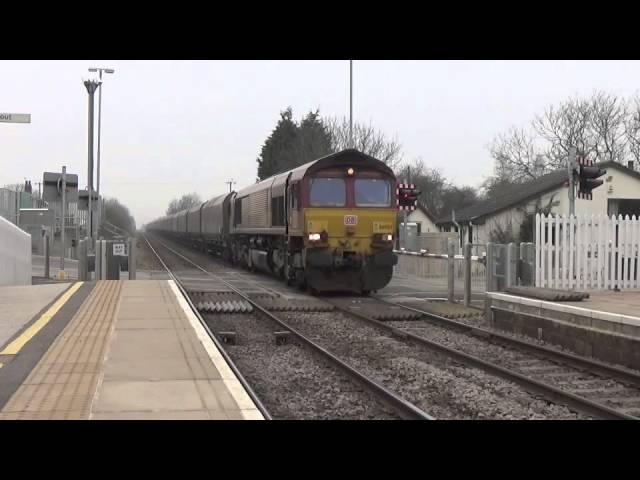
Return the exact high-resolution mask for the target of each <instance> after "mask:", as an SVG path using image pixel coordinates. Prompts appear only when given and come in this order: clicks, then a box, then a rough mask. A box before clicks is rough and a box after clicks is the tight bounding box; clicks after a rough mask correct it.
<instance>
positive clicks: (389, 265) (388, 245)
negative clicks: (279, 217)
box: [303, 160, 397, 294]
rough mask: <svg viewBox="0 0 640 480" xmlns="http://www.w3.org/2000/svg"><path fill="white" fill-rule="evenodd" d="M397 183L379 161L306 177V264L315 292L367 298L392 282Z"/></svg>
mask: <svg viewBox="0 0 640 480" xmlns="http://www.w3.org/2000/svg"><path fill="white" fill-rule="evenodd" d="M395 182H396V180H395V176H394V175H393V172H392V171H391V170H390V169H389V168H388V167H387V166H386V165H384V163H382V162H379V161H377V160H375V161H369V162H358V163H357V164H356V163H355V162H353V163H347V162H345V163H344V164H343V165H340V166H330V167H327V168H325V169H322V170H318V171H314V172H313V174H312V175H309V176H308V177H307V178H305V181H304V186H303V191H304V202H303V207H304V208H303V212H304V213H303V216H304V235H303V239H304V258H303V262H304V265H305V277H306V282H307V284H308V285H309V286H310V287H311V288H312V289H314V290H316V291H338V290H352V291H360V292H362V293H364V294H367V293H369V292H370V291H372V290H378V289H380V288H383V287H384V286H386V285H387V284H388V283H389V281H390V280H391V277H392V275H393V266H394V265H395V264H396V263H397V257H396V255H395V254H394V253H393V244H394V240H395V239H394V233H395V232H396V222H397V209H396V199H395Z"/></svg>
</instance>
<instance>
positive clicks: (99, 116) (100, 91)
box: [89, 67, 115, 228]
mask: <svg viewBox="0 0 640 480" xmlns="http://www.w3.org/2000/svg"><path fill="white" fill-rule="evenodd" d="M89 71H90V72H94V73H95V72H97V73H98V76H99V80H100V86H99V88H98V152H97V163H98V178H97V179H96V193H97V195H98V207H99V208H98V228H100V225H101V224H102V202H101V201H100V125H101V119H102V74H103V73H109V74H113V73H115V70H114V69H113V68H96V67H92V68H90V69H89Z"/></svg>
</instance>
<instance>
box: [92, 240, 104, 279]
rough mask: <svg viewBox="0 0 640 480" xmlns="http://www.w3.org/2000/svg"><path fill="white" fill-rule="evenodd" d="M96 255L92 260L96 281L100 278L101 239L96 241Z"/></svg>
mask: <svg viewBox="0 0 640 480" xmlns="http://www.w3.org/2000/svg"><path fill="white" fill-rule="evenodd" d="M95 251H96V255H95V260H94V269H95V271H96V281H98V280H102V241H101V240H97V241H96V248H95Z"/></svg>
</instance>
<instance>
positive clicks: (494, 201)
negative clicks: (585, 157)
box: [436, 162, 640, 225]
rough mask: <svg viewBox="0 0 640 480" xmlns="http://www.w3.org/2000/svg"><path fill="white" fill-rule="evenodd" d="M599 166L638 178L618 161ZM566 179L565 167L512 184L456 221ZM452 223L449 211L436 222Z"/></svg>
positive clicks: (478, 216)
mask: <svg viewBox="0 0 640 480" xmlns="http://www.w3.org/2000/svg"><path fill="white" fill-rule="evenodd" d="M597 166H598V167H600V168H616V169H618V170H621V171H623V172H625V173H627V174H629V175H631V176H633V177H635V178H637V179H639V180H640V173H638V172H636V171H635V170H631V169H630V168H627V167H625V166H624V165H622V164H621V163H618V162H601V163H598V164H597ZM567 181H568V175H567V169H566V168H563V169H560V170H556V171H554V172H551V173H548V174H546V175H543V176H541V177H539V178H536V179H535V180H531V181H530V182H526V183H521V184H516V185H512V186H511V187H509V188H506V189H504V190H503V192H502V193H501V194H500V195H498V196H496V197H493V198H490V199H487V200H484V201H481V202H477V203H474V204H473V205H470V206H468V207H466V208H463V209H461V210H459V211H457V212H456V222H459V223H460V222H462V223H467V222H473V221H478V220H480V221H481V220H482V219H483V218H484V217H487V216H489V215H493V214H496V213H498V212H500V211H503V210H507V209H509V208H512V207H515V206H517V205H519V204H521V203H524V202H526V201H528V200H532V199H534V198H536V197H539V196H540V195H543V194H545V193H547V192H550V191H552V190H555V189H557V188H559V187H561V186H562V185H563V184H564V183H565V182H567ZM450 223H452V219H451V213H449V214H448V215H447V216H445V217H442V218H439V219H438V221H437V222H436V224H438V225H443V224H450Z"/></svg>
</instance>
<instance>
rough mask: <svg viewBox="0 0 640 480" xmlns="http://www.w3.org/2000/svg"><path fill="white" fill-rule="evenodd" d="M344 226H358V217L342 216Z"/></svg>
mask: <svg viewBox="0 0 640 480" xmlns="http://www.w3.org/2000/svg"><path fill="white" fill-rule="evenodd" d="M344 224H345V225H358V216H357V215H345V216H344Z"/></svg>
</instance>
